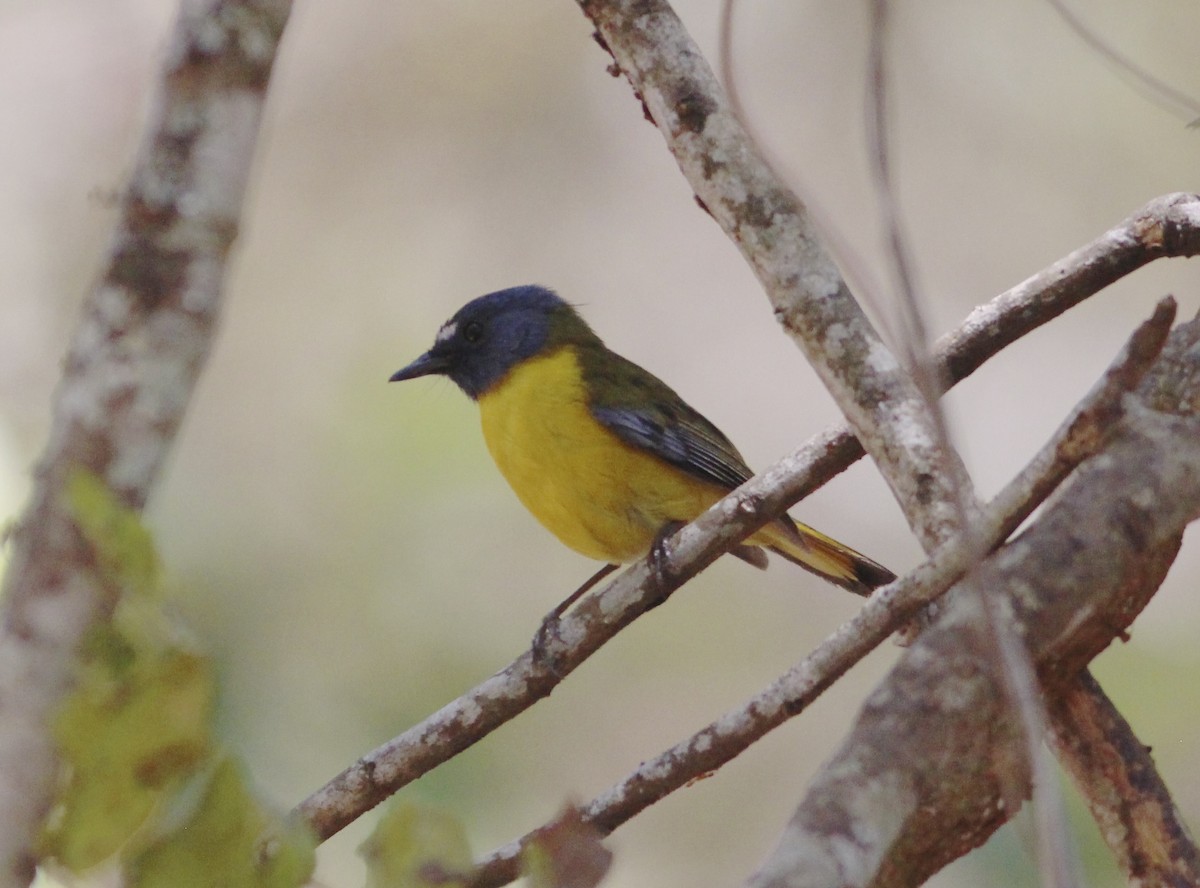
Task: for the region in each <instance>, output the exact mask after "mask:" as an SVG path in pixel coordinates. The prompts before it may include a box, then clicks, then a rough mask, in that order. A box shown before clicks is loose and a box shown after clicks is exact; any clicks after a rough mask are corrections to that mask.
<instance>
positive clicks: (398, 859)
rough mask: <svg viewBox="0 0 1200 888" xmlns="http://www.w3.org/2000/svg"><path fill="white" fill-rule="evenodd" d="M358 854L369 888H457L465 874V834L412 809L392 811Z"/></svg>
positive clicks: (437, 816)
mask: <svg viewBox="0 0 1200 888" xmlns="http://www.w3.org/2000/svg"><path fill="white" fill-rule="evenodd" d="M358 853H359V854H361V855H362V856H363V858H364V859H365V860H366V861H367V888H427V886H443V888H453V886H461V885H462V884H463V879H461V878H457V879H456V878H454V876H455V875H456V874H463V875H464V876H465V874H467V873H469V872H470V870H471V867H472V860H471V849H470V848H469V847H468V846H467V837H466V831H465V830H464V829H463V826H462V824H461V823H460V822H459V821H458V820H457V819H456V818H454V817H452V816H450V815H449V814H446V813H443V812H440V811H434V810H430V809H428V808H422V807H418V806H416V805H413V804H411V803H402V804H395V805H392V806H391V807H390V808H389V810H388V811H387V813H386V814H384V816H383V819H381V820H380V821H379V824H378V825H377V826H376V827H375V831H374V832H372V833H371V835H370V837H369V838H368V839H367V840H366V841H365V842H363V843H362V845H360V846H359V849H358Z"/></svg>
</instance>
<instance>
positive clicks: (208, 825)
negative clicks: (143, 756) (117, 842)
mask: <svg viewBox="0 0 1200 888" xmlns="http://www.w3.org/2000/svg"><path fill="white" fill-rule="evenodd" d="M314 847H315V841H314V839H313V837H312V836H311V835H310V834H309V833H308V831H307V830H305V829H304V828H302V827H301V826H299V825H296V824H293V823H291V822H289V821H286V820H284V819H282V818H280V817H278V816H276V815H275V814H273V813H271V812H269V811H267V810H266V809H265V808H264V807H263V806H262V805H261V804H260V803H259V802H258V801H257V800H256V799H255V798H254V796H253V795H252V794H251V793H250V791H249V790H248V789H247V787H246V779H245V775H244V774H243V771H242V769H241V767H239V766H238V765H237V764H235V763H234V762H233V761H232V760H231V759H222V760H221V761H220V762H218V763H217V764H216V766H215V767H213V768H212V769H211V770H210V771H209V772H207V773H203V774H200V775H197V776H196V777H194V778H193V781H192V784H191V785H189V786H188V787H186V788H185V791H184V792H181V793H180V794H179V795H178V796H177V797H176V798H175V799H174V800H173V803H172V810H170V811H169V812H167V814H166V816H165V817H164V818H163V821H162V823H161V824H160V827H159V829H158V830H156V835H155V836H154V837H153V838H151V839H149V840H148V841H147V842H146V844H145V845H144V846H143V847H141V848H139V849H137V850H136V851H134V852H133V853H131V854H130V855H129V857H128V860H127V861H126V873H127V877H128V884H129V886H130V888H190V886H193V885H194V886H198V888H199V886H209V885H220V886H222V888H295V886H297V885H301V884H303V883H304V882H305V881H306V880H307V879H308V877H309V875H310V874H311V873H312V870H313V849H314Z"/></svg>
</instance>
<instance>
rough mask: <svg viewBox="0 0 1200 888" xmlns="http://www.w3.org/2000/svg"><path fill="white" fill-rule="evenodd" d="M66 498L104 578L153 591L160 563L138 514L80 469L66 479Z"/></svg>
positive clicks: (97, 479)
mask: <svg viewBox="0 0 1200 888" xmlns="http://www.w3.org/2000/svg"><path fill="white" fill-rule="evenodd" d="M67 499H68V501H69V502H70V504H71V511H72V512H73V513H74V515H75V522H76V524H78V526H79V529H80V531H81V532H82V533H83V536H84V538H85V539H86V540H87V541H88V543H89V544H91V546H92V548H93V549H94V550H95V551H96V554H97V556H98V560H99V563H100V566H101V568H102V569H103V570H104V571H105V572H106V574H107V575H108V579H109V580H110V581H112V582H114V583H116V584H117V585H119V586H121V587H122V588H123V589H125V590H128V591H133V592H139V593H146V594H148V593H153V592H156V591H157V590H158V586H159V579H160V572H161V565H160V562H159V559H158V553H157V552H156V551H155V549H154V542H153V540H152V539H151V537H150V532H149V531H147V530H146V528H145V527H144V526H143V525H142V522H141V519H140V518H139V517H138V514H137V513H136V512H135V511H133V510H132V509H130V508H129V507H128V506H126V505H124V504H123V503H122V502H121V501H120V500H118V499H117V498H116V496H114V495H113V492H112V490H110V489H109V487H108V485H107V484H105V483H104V481H103V480H102V479H101V478H100V477H99V476H97V475H96V474H94V473H93V472H89V471H86V470H84V469H78V470H76V471H75V472H73V473H72V474H71V477H70V478H69V479H68V481H67Z"/></svg>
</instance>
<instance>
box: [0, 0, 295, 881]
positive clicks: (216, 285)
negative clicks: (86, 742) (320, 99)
mask: <svg viewBox="0 0 1200 888" xmlns="http://www.w3.org/2000/svg"><path fill="white" fill-rule="evenodd" d="M289 7H290V4H289V3H286V2H282V0H248V2H233V0H192V2H189V3H185V4H184V9H183V12H182V13H181V15H180V18H179V20H178V23H177V25H176V28H175V32H174V35H173V37H172V40H171V44H170V47H169V50H168V57H167V59H166V66H165V70H164V73H163V84H162V88H161V91H160V93H159V95H158V97H157V102H156V107H155V113H154V118H153V121H152V123H151V124H150V127H149V130H148V132H147V136H146V139H145V141H144V143H143V145H142V147H141V151H140V156H139V158H138V160H137V162H136V166H135V171H134V173H133V176H132V178H131V181H130V183H129V186H128V188H127V190H126V192H125V193H124V195H123V197H122V200H121V208H120V209H121V212H120V219H119V222H118V226H117V230H116V232H115V235H114V239H113V244H112V247H111V250H110V254H109V259H108V266H107V268H106V269H105V270H104V271H103V273H102V274H101V277H100V280H99V282H98V283H97V284H96V286H95V288H94V289H93V290H92V292H91V293H90V294H89V296H88V297H87V299H86V301H85V302H84V304H83V310H82V318H81V320H80V323H79V326H78V328H77V329H76V331H75V336H74V339H73V341H72V343H71V347H70V351H69V353H68V355H67V359H66V362H65V366H64V371H63V378H62V381H61V382H60V384H59V387H58V390H57V392H56V394H55V399H54V406H53V411H54V415H53V421H52V425H51V431H50V438H49V441H48V443H47V445H46V449H45V452H44V453H43V455H42V457H41V460H40V462H39V464H38V468H37V472H36V479H35V481H36V483H35V490H34V494H33V498H32V501H31V503H30V505H29V506H28V508H27V509H26V511H25V512H24V514H23V515H22V517H21V519H20V522H19V524H18V526H17V529H16V532H15V535H14V540H13V551H12V561H11V563H10V565H9V568H8V571H7V574H6V581H5V589H4V596H3V606H4V612H3V633H2V635H0V800H2V803H0V885H4V886H10V885H12V886H16V885H24V884H27V883H28V882H29V881H30V880H31V879H32V877H33V851H32V848H33V844H34V840H35V836H36V835H37V833H38V830H39V828H40V825H41V822H42V818H43V817H44V816H45V813H46V810H47V806H48V805H49V803H50V795H51V789H52V786H53V783H54V776H55V767H56V759H55V753H54V749H53V744H52V741H51V739H50V736H49V732H48V722H49V719H50V718H51V717H52V714H53V712H54V710H55V707H56V706H57V704H58V703H59V701H60V700H61V699H62V697H63V695H64V693H65V692H66V691H67V689H68V688H69V687H70V684H71V677H72V664H73V662H74V655H75V650H76V647H77V645H78V643H79V641H80V639H81V637H82V635H83V634H84V632H85V631H86V630H87V628H88V627H89V626H90V625H91V624H92V623H93V622H94V621H95V620H97V619H100V618H102V617H103V615H104V614H105V612H106V611H107V608H108V607H109V605H110V601H109V593H108V592H107V591H106V589H105V586H104V584H103V583H102V582H101V581H100V580H99V578H98V577H97V575H96V572H95V571H94V569H93V568H94V565H93V557H92V553H91V552H90V551H89V549H88V546H87V544H86V543H85V542H84V540H83V538H82V536H81V535H80V534H79V532H78V530H77V528H76V526H75V523H74V518H73V515H72V513H71V510H70V508H69V507H68V504H67V503H66V501H65V498H64V487H65V484H66V482H67V480H68V479H69V477H70V476H71V473H72V472H74V471H76V470H78V469H85V470H87V471H89V472H92V473H94V474H96V475H97V476H99V477H100V478H102V479H103V480H104V481H105V482H107V483H108V485H109V486H110V487H111V488H112V490H113V491H114V493H115V494H116V495H117V496H118V498H119V499H120V500H121V501H122V502H123V503H124V504H125V505H127V506H129V507H130V508H132V509H141V507H142V506H143V505H144V504H145V502H146V499H147V498H148V497H149V495H150V493H151V490H152V488H153V486H154V483H155V480H156V479H157V477H158V474H159V469H160V468H161V466H162V464H163V460H164V458H165V456H166V454H167V451H168V448H169V446H170V444H171V442H172V440H173V439H174V437H175V432H176V430H177V429H178V428H179V424H180V422H181V420H182V418H183V413H184V409H185V408H186V406H187V403H188V400H189V397H190V395H191V392H192V389H193V386H194V384H195V381H196V378H197V376H198V375H199V372H200V369H201V367H202V365H203V363H204V360H205V358H206V357H207V355H208V351H209V347H210V344H211V341H212V337H213V332H214V326H215V323H216V319H217V311H218V308H219V305H220V294H221V284H222V279H223V277H224V273H225V267H226V263H227V260H228V256H229V250H230V247H231V245H232V244H233V241H234V237H235V235H236V233H237V226H238V215H239V213H240V210H241V204H242V198H243V195H244V193H245V186H246V181H247V177H248V175H249V169H250V162H251V158H252V154H253V150H252V149H253V146H254V142H255V139H256V137H257V133H258V123H259V118H260V115H261V110H262V104H263V99H264V95H265V91H266V87H267V81H268V78H269V75H270V71H271V64H272V62H273V60H274V57H275V50H276V47H277V45H278V42H279V39H280V36H281V35H282V33H283V28H284V24H285V22H286V20H287V15H288V11H289Z"/></svg>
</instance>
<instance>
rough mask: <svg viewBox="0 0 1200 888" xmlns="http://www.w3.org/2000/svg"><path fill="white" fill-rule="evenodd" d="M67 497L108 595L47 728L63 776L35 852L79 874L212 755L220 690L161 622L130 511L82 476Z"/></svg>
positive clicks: (140, 534)
mask: <svg viewBox="0 0 1200 888" xmlns="http://www.w3.org/2000/svg"><path fill="white" fill-rule="evenodd" d="M67 496H68V498H70V502H71V506H72V509H73V512H74V517H76V522H77V524H78V527H79V529H80V532H82V533H83V535H84V538H85V539H86V540H88V542H89V544H90V546H91V548H92V553H94V556H95V562H96V565H97V570H98V571H100V581H101V582H102V583H104V584H106V587H107V588H108V589H109V590H110V592H112V593H113V595H114V600H113V602H112V616H110V618H109V619H108V620H107V622H103V623H98V624H97V625H96V626H94V628H92V629H91V630H90V631H89V632H88V635H86V636H85V638H84V641H83V647H82V650H80V653H79V660H78V670H77V673H76V676H74V680H76V683H74V688H73V689H72V691H71V694H70V695H67V697H66V698H65V700H64V702H62V704H61V706H60V708H59V712H58V713H56V715H55V719H54V724H53V725H52V730H53V733H54V739H55V742H56V743H58V748H59V756H60V760H61V763H62V773H61V778H60V785H59V793H58V798H56V804H55V808H54V810H53V811H52V815H50V818H49V821H48V823H47V827H46V829H44V832H43V836H42V844H41V848H40V850H41V852H42V853H43V854H46V856H50V857H54V858H56V859H58V862H59V863H61V864H62V865H65V866H67V868H68V869H71V870H73V871H76V872H79V871H82V870H85V869H88V868H90V866H94V865H96V864H98V863H101V862H102V860H104V859H107V858H108V857H110V856H113V854H114V853H115V852H116V851H118V850H120V848H121V846H124V845H125V844H126V842H127V841H128V840H130V838H131V836H132V835H133V834H134V833H136V832H137V830H138V829H139V828H142V827H143V824H144V823H145V822H146V818H148V817H149V816H150V815H151V812H152V811H154V810H155V806H156V805H157V804H158V802H160V799H161V798H162V796H163V793H164V792H167V791H168V790H169V788H172V787H173V786H174V785H176V784H179V782H180V781H181V780H182V779H184V778H186V776H188V775H190V774H192V773H193V772H194V770H196V769H197V768H199V767H200V764H202V763H203V762H204V761H205V760H206V758H208V757H209V756H210V754H211V739H210V730H209V724H210V721H211V718H212V708H214V695H215V684H214V678H212V670H211V666H210V664H209V661H208V659H206V658H205V656H203V655H202V654H199V653H198V652H196V650H194V649H192V646H191V644H188V643H186V641H185V636H184V632H182V631H181V630H180V629H179V628H178V626H176V625H175V624H173V623H172V620H170V619H168V617H167V614H166V613H164V611H163V605H162V594H161V586H162V569H161V565H160V560H158V554H157V552H156V551H155V547H154V540H152V539H151V536H150V533H149V532H148V530H146V529H145V528H144V527H143V526H142V522H140V521H139V518H138V516H137V514H136V512H133V511H132V510H131V509H127V508H126V506H124V505H122V504H121V503H120V502H119V500H118V499H116V497H114V496H113V494H112V492H110V491H109V490H108V488H107V487H106V486H104V484H103V482H102V481H101V480H100V479H98V478H97V476H96V475H94V474H90V473H86V472H83V470H80V472H76V473H74V474H73V475H72V476H71V480H70V482H68V486H67Z"/></svg>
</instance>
